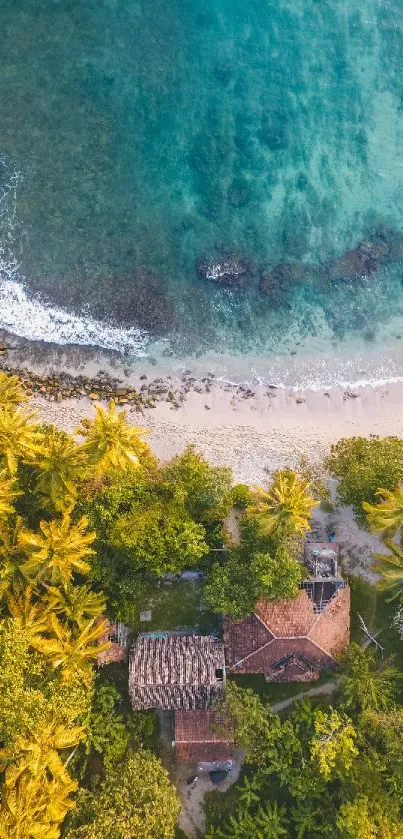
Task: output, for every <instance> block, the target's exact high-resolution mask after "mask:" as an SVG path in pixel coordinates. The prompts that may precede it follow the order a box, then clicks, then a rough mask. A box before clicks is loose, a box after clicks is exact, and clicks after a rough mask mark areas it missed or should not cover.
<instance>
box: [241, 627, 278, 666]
mask: <svg viewBox="0 0 403 839" xmlns="http://www.w3.org/2000/svg"><path fill="white" fill-rule="evenodd" d="M279 640H281V639H280V638H277V636H276V635H275V636H274V638H271V639H270V641H267V642H266V644H263V646H262V647H257V649H256V650H252V652H251V653H248V655H245V656H244V657H243V658H240V659H239V661H237V662H236V663H235V664H231V669H232V667H238V664H243V663H244V661H247V659H248V658H250V657H251V655H256V653H261V652H262V650H264V649H266V647H269V646H270V644H273V643H274V641H279Z"/></svg>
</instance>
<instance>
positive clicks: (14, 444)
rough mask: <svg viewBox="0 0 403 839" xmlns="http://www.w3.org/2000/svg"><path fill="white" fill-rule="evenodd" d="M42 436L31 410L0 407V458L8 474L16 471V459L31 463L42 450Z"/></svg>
mask: <svg viewBox="0 0 403 839" xmlns="http://www.w3.org/2000/svg"><path fill="white" fill-rule="evenodd" d="M42 441H43V437H42V434H41V433H40V430H39V426H38V423H37V421H36V418H35V413H34V412H33V411H30V412H26V411H23V410H22V409H20V408H15V409H14V408H0V460H3V463H4V465H5V466H6V467H7V469H8V471H9V473H10V475H14V474H15V473H16V471H17V466H18V461H19V460H23V461H24V462H27V463H32V462H33V461H34V460H35V458H36V457H37V456H38V454H39V453H40V452H41V450H42Z"/></svg>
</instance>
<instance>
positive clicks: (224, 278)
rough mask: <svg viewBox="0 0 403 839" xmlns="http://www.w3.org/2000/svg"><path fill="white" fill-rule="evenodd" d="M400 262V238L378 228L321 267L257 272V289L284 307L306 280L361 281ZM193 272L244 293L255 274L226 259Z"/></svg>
mask: <svg viewBox="0 0 403 839" xmlns="http://www.w3.org/2000/svg"><path fill="white" fill-rule="evenodd" d="M402 259H403V235H402V234H401V233H399V232H397V231H396V230H391V229H390V228H388V227H386V226H380V227H378V228H377V230H376V231H375V232H374V233H373V234H372V235H371V237H370V238H369V239H367V240H366V241H364V242H360V243H359V244H358V245H357V247H356V248H352V249H351V250H349V251H347V252H346V253H344V254H342V256H340V257H338V258H337V259H333V260H331V261H330V262H328V263H326V264H325V265H320V264H315V265H306V264H304V263H303V262H282V263H279V264H278V265H276V266H275V267H274V268H271V269H270V270H266V269H265V268H261V270H260V284H259V288H260V291H261V293H262V294H263V295H264V296H265V297H268V298H270V300H271V302H272V304H273V306H274V307H279V306H283V305H284V301H285V300H286V298H287V294H288V293H289V291H290V290H291V288H292V286H293V285H295V284H296V283H301V282H303V281H304V280H305V278H306V277H307V276H309V277H311V278H313V279H314V280H315V281H316V282H318V284H319V285H320V286H321V287H322V288H323V287H326V285H327V284H329V283H335V282H352V281H358V280H360V279H365V278H366V277H369V276H370V275H371V274H373V273H374V272H375V271H377V270H378V269H379V268H382V267H383V266H385V265H387V264H388V263H391V262H398V261H400V260H402ZM197 271H198V273H199V274H200V275H201V276H202V277H204V279H206V280H208V281H210V282H214V283H216V284H217V285H218V286H223V287H230V288H234V289H244V288H245V287H246V286H247V285H250V284H251V282H252V280H253V276H254V273H255V272H254V271H253V270H251V269H250V267H249V266H248V263H247V262H246V261H245V260H243V259H238V258H232V257H229V256H227V255H226V256H223V257H222V258H221V259H220V258H217V259H210V260H205V261H202V262H200V263H199V264H198V266H197Z"/></svg>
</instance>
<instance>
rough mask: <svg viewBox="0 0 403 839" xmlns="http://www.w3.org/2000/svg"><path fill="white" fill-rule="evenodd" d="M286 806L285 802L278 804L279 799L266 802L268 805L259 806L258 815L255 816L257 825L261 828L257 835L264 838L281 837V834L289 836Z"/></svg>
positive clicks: (274, 838)
mask: <svg viewBox="0 0 403 839" xmlns="http://www.w3.org/2000/svg"><path fill="white" fill-rule="evenodd" d="M285 813H286V808H285V806H284V804H280V806H278V804H277V801H273V802H272V803H269V804H266V807H264V808H263V807H259V810H258V813H257V816H255V825H256V827H258V828H259V831H256V837H258V836H262V839H263V837H264V839H280V837H281V836H288V830H287V828H286V825H287V824H288V819H287V818H286V815H285Z"/></svg>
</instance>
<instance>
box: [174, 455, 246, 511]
mask: <svg viewBox="0 0 403 839" xmlns="http://www.w3.org/2000/svg"><path fill="white" fill-rule="evenodd" d="M162 478H163V480H164V482H166V483H167V484H168V486H170V487H171V488H172V490H173V492H174V494H175V496H176V497H178V496H179V497H182V499H183V504H184V507H185V509H186V511H187V513H188V514H189V516H190V517H191V518H192V519H193V520H194V521H197V522H202V523H203V524H206V523H208V522H212V521H217V520H220V521H221V520H222V519H223V518H224V517H225V516H226V514H227V512H228V510H229V506H230V499H229V498H228V495H229V492H230V489H231V486H232V473H231V469H228V468H226V467H224V466H211V464H210V463H208V461H207V460H206V459H205V458H204V457H203V455H201V454H199V453H198V452H196V450H195V449H194V447H193V446H189V447H188V448H187V449H185V451H184V452H183V453H182V454H180V455H177V456H176V457H174V458H173V460H171V462H170V463H169V464H168V466H166V468H165V469H164V470H163V473H162Z"/></svg>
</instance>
